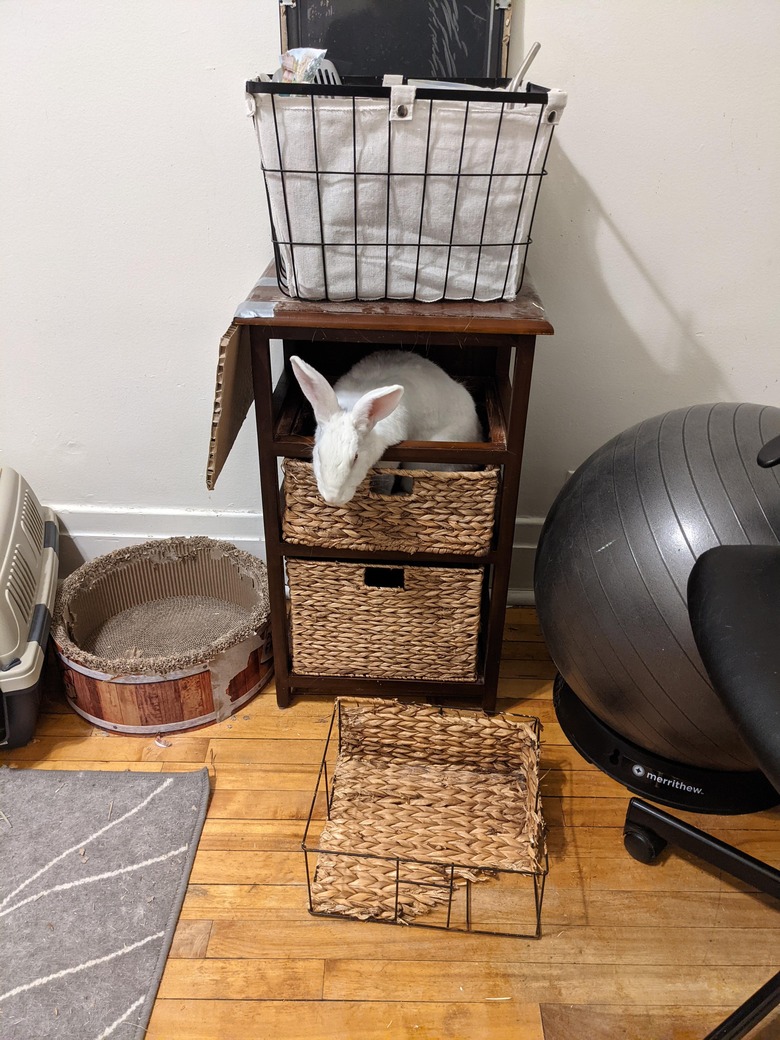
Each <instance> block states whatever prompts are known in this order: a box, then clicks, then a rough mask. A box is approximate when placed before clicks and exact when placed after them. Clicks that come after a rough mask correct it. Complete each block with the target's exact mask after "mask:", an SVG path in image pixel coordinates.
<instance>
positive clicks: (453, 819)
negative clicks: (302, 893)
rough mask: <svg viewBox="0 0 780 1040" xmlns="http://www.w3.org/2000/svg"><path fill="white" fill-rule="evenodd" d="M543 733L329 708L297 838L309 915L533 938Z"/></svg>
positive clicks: (534, 726)
mask: <svg viewBox="0 0 780 1040" xmlns="http://www.w3.org/2000/svg"><path fill="white" fill-rule="evenodd" d="M540 728H541V727H540V724H539V720H538V719H534V718H530V717H525V716H517V715H506V714H504V715H487V714H485V713H483V712H477V711H469V710H463V709H443V708H436V707H431V706H429V705H423V704H401V703H398V702H396V701H379V700H362V701H360V702H354V701H349V700H344V699H339V700H338V701H337V703H336V706H335V709H334V716H333V720H332V723H331V730H330V733H329V736H328V743H327V746H326V750H325V755H324V757H323V763H322V768H321V770H320V776H319V779H318V786H317V792H316V793H315V797H314V801H313V803H312V814H311V815H310V818H309V822H308V824H307V828H306V834H305V836H304V842H303V848H304V853H305V856H306V864H307V879H308V881H309V909H310V911H311V912H312V913H313V914H321V915H325V916H335V917H349V918H355V919H358V920H366V921H379V922H384V923H388V924H405V925H413V924H421V925H425V926H427V927H434V928H449V929H450V930H454V931H475V932H488V933H491V934H501V935H516V936H524V937H537V936H538V935H539V934H540V930H541V905H542V895H543V890H544V879H545V876H546V874H547V853H546V848H545V840H544V822H543V819H542V814H541V807H540V804H539V788H538V758H539V731H540ZM322 795H326V801H325V807H326V811H327V822H326V823H325V825H324V828H323V830H322V833H321V834H320V836H319V838H316V837H315V827H316V823H315V819H314V817H315V814H316V811H317V809H318V807H321V806H322ZM318 796H320V797H318ZM485 882H490V884H485Z"/></svg>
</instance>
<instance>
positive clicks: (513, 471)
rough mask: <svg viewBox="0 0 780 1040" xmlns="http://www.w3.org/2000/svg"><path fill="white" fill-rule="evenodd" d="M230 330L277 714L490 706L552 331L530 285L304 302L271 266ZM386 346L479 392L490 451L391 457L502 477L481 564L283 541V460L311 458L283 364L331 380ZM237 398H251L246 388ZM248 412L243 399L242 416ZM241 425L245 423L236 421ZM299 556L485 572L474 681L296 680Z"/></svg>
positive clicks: (424, 447)
mask: <svg viewBox="0 0 780 1040" xmlns="http://www.w3.org/2000/svg"><path fill="white" fill-rule="evenodd" d="M231 329H232V333H231V330H229V333H228V336H230V335H231V334H232V335H233V336H234V338H235V339H236V341H237V343H238V344H239V350H238V352H239V353H243V354H244V355H245V354H246V353H247V352H251V373H252V384H253V392H254V400H255V414H256V424H257V445H258V452H259V456H260V483H261V490H262V499H263V523H264V528H265V545H266V553H267V562H268V585H269V595H270V603H271V620H272V632H273V641H274V659H275V668H276V691H277V700H278V703H279V705H280V707H286V706H287V704H288V703H289V700H290V697H291V695H293V694H295V693H307V694H318V693H320V694H334V693H335V694H344V695H356V694H370V695H373V696H383V695H384V696H393V697H396V696H400V695H403V694H412V695H416V696H429V697H437V698H442V699H446V700H448V701H449V700H455V699H467V698H475V697H478V698H480V699H481V702H482V706H483V707H484V708H486V709H488V710H490V709H492V708H494V707H495V701H496V692H497V688H498V668H499V658H500V653H501V643H502V635H503V627H504V617H505V612H506V598H507V592H508V587H509V570H510V563H511V555H512V541H513V535H514V528H515V513H516V509H517V492H518V485H519V481H520V466H521V460H522V455H523V442H524V438H525V426H526V417H527V413H528V398H529V393H530V386H531V370H532V366H533V357H534V346H535V341H536V337H537V336H540V335H541V336H547V335H550V334H551V333H552V332H553V328H552V326H551V325H550V324H549V322H548V321H547V320H546V319H545V316H544V309H543V307H542V304H541V301H540V299H539V297H538V296H537V294H536V292H535V291H534V289H533V287H532V286H531V285H530V284H529V282H528V278H527V277H526V282H525V286H524V288H523V290H522V292H521V294H520V295H519V296H518V298H517V299H516V300H514V301H512V302H497V303H472V302H462V303H461V302H442V303H432V304H431V303H428V304H425V303H407V302H393V301H387V300H385V301H379V302H373V303H360V302H357V303H309V302H305V301H302V300H294V299H289V298H288V297H286V296H284V295H283V294H282V293H281V292H280V290H279V288H278V286H277V283H276V278H275V276H274V273H273V270H272V269H271V268H269V270H268V271H267V272H266V273H265V275H264V276H263V277H262V278H261V279H260V281H259V282H258V283H257V285H256V286H255V288H254V290H253V291H252V293H251V295H250V296H249V298H248V299H247V300H246V301H245V302H244V303H243V304H242V305H241V306H240V307H239V309H238V311H237V312H236V317H235V324H234V326H232V327H231ZM273 340H281V341H282V349H283V354H284V361H285V366H284V371H283V372H282V375H281V377H280V378H279V380H278V381H277V383H276V385H274V382H273V379H272V375H271V368H272V350H271V342H272V341H273ZM388 347H399V348H405V349H413V350H415V351H417V352H418V353H421V354H423V355H425V356H426V357H429V358H431V360H433V361H435V362H437V363H439V364H441V365H442V367H444V368H445V369H446V370H447V371H448V372H449V373H450V374H451V375H453V376H454V377H455V378H457V379H460V380H462V381H463V382H464V383H465V384H466V385H468V386H469V388H470V389H471V390H472V392H473V393H474V396H475V398H476V400H477V403H478V407H479V409H480V412H481V415H482V418H483V422H484V424H485V427H486V430H487V434H488V439H487V440H486V441H485V442H481V443H473V444H467V443H458V442H436V443H435V444H434V443H425V442H414V441H404V442H402V443H401V444H399V445H396V446H394V447H393V448H391V449H390V454H391V457H392V458H393V459H394V460H401V461H403V462H406V461H414V462H426V461H427V462H453V463H471V464H474V463H476V464H483V465H496V466H499V467H500V468H501V473H502V477H501V481H500V486H499V495H498V502H497V510H496V524H495V531H494V537H493V544H492V546H491V548H490V551H489V552H488V553H487V555H482V556H479V557H476V556H467V555H459V554H446V555H445V554H441V553H412V554H410V553H402V552H395V551H374V552H363V551H361V552H356V551H354V550H347V549H323V548H315V547H311V546H303V545H293V544H290V543H289V542H285V541H284V539H283V536H282V525H281V510H282V501H281V491H280V481H279V466H278V462H279V460H280V459H282V458H303V459H306V458H310V457H311V450H312V434H313V428H312V423H313V419H312V418H311V415H310V410H309V408H308V405H307V403H306V402H305V401H304V399H303V397H302V395H301V393H300V390H299V388H298V384H297V382H296V380H295V379H294V377H293V376H292V374H291V372H290V370H289V365H288V358H289V357H290V355H291V354H298V355H299V356H301V357H303V358H304V359H306V360H308V361H310V362H311V364H313V365H314V366H315V367H316V368H318V369H319V370H320V371H321V372H322V373H323V374H324V375H326V376H327V377H328V378H329V379H330V380H331V382H332V381H334V380H335V379H337V378H338V376H339V375H341V374H342V373H343V372H345V371H346V370H347V369H348V368H349V367H351V365H352V364H354V362H355V361H356V360H357V359H358V358H359V357H361V356H363V355H364V354H366V353H370V352H371V351H372V350H374V349H381V348H388ZM245 362H246V358H244V363H245ZM238 383H239V381H238V380H236V385H238ZM240 392H243V393H244V394H245V395H246V394H247V393H248V389H245V390H244V391H240ZM246 407H247V404H246V400H245V401H244V406H243V411H244V414H245V412H246ZM241 419H243V415H239V420H241ZM238 424H239V425H240V421H239V423H238ZM234 425H235V422H234ZM232 436H233V437H234V436H235V430H234V432H233V434H232ZM231 443H232V439H231ZM228 450H229V449H228ZM223 461H224V460H223ZM213 479H216V478H215V477H213ZM294 557H304V558H307V559H322V560H360V561H365V562H377V561H382V562H400V563H415V564H421V563H427V564H439V565H442V566H464V567H468V566H471V567H480V568H487V569H488V571H489V581H487V582H486V583H485V588H486V592H485V596H484V602H483V609H482V623H481V631H480V639H479V657H478V667H477V677H476V680H475V681H473V682H426V681H422V680H418V679H415V680H408V679H360V678H355V677H350V676H335V677H334V676H320V675H302V674H297V673H296V672H295V671H294V670H293V668H292V662H291V655H290V638H289V628H288V620H287V606H286V600H285V571H284V564H285V559H286V558H294Z"/></svg>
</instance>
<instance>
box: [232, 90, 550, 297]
mask: <svg viewBox="0 0 780 1040" xmlns="http://www.w3.org/2000/svg"><path fill="white" fill-rule="evenodd" d="M399 78H400V77H393V78H392V79H399ZM389 79H391V77H386V78H385V82H387V81H388V80H389ZM493 82H494V83H499V82H500V83H502V85H504V86H505V85H506V82H507V81H493ZM246 88H247V97H248V99H249V105H250V111H251V113H252V115H253V117H254V123H255V128H256V131H257V138H258V142H259V146H260V156H261V162H262V168H263V174H264V177H265V187H266V193H267V197H268V205H269V210H270V214H271V224H272V234H273V241H274V255H275V260H276V269H277V277H278V280H279V286H280V288H281V289H282V291H283V292H285V293H287V294H288V295H290V296H294V297H299V298H301V299H307V300H333V301H339V300H375V299H395V300H420V301H424V302H432V301H435V300H443V299H447V300H497V299H513V298H514V297H515V296H516V295H517V292H518V290H519V289H520V286H521V284H522V279H523V271H524V268H525V259H526V253H527V250H528V246H529V245H530V242H531V226H532V223H533V217H534V212H535V210H536V203H537V199H538V195H539V186H540V183H541V178H542V177H543V176H544V174H545V169H544V165H545V160H546V157H547V152H548V150H549V147H550V141H551V139H552V133H553V130H554V128H555V126H556V125H557V123H558V122H559V121H560V118H561V114H562V112H563V109H564V106H565V104H566V94H565V93H564V92H563V91H556V90H549V91H548V90H546V89H544V88H540V87H532V86H531V85H530V84H529V87H528V89H527V90H526V91H523V92H510V91H507V90H504V89H500V88H498V89H486V88H484V87H479V86H477V85H475V84H473V83H471V84H468V83H464V84H463V85H462V87H461V86H452V84H448V85H446V86H443V85H434V84H427V85H420V86H416V85H410V84H399V83H392V84H390V85H379V81H378V80H377V81H375V82H371V84H370V85H367V81H365V80H363V81H361V82H352V83H350V82H349V81H346V82H345V83H344V84H341V85H334V84H319V83H314V84H300V83H273V82H266V81H261V80H253V81H251V82H249V83H247V85H246Z"/></svg>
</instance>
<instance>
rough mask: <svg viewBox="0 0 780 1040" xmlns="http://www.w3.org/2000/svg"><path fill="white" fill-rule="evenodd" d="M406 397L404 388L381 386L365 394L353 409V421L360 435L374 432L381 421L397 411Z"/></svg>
mask: <svg viewBox="0 0 780 1040" xmlns="http://www.w3.org/2000/svg"><path fill="white" fill-rule="evenodd" d="M403 395H404V388H403V387H402V386H380V387H378V388H377V389H376V390H369V392H368V393H367V394H363V396H362V397H361V398H360V400H359V401H358V403H357V404H356V405H355V407H354V408H353V409H352V421H353V422H354V424H355V429H356V430H357V431H358V433H368V431H369V430H373V428H374V427H375V426H376V424H377V423H378V422H379V420H380V419H386V418H387V417H388V415H390V413H391V412H393V411H395V409H396V408H397V407H398V404H399V402H400V400H401V398H402V397H403Z"/></svg>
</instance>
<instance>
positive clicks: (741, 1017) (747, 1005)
mask: <svg viewBox="0 0 780 1040" xmlns="http://www.w3.org/2000/svg"><path fill="white" fill-rule="evenodd" d="M778 1005H780V971H778V972H777V974H776V975H773V976H772V978H771V979H769V981H768V982H765V983H764V985H763V986H762V987H761V988H760V989H757V990H756V992H755V993H754V994H753V995H752V996H751V997H748V999H747V1000H746V1001H745V1002H744V1004H740V1006H739V1007H738V1008H737V1010H736V1011H733V1012H732V1013H731V1014H730V1015H729V1017H728V1018H726V1019H724V1020H723V1022H721V1024H720V1025H719V1026H718V1027H717V1028H716V1029H713V1031H712V1032H711V1033H708V1034H707V1035H706V1037H705V1038H704V1040H740V1037H743V1036H747V1034H748V1033H749V1032H750V1031H751V1030H752V1029H753V1028H754V1027H755V1026H757V1025H758V1023H759V1022H761V1021H762V1019H764V1018H766V1016H767V1015H768V1014H769V1012H770V1011H774V1009H775V1008H776V1007H777V1006H778ZM766 1037H767V1040H769V1034H768V1033H767V1034H766Z"/></svg>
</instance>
